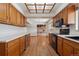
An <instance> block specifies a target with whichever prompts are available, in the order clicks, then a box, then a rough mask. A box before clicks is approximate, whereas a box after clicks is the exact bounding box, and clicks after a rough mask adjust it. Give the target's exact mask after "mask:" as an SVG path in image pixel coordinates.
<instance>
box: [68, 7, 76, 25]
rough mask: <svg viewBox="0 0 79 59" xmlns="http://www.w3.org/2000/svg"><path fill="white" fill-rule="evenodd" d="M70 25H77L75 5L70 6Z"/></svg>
mask: <svg viewBox="0 0 79 59" xmlns="http://www.w3.org/2000/svg"><path fill="white" fill-rule="evenodd" d="M68 24H75V5H69V6H68Z"/></svg>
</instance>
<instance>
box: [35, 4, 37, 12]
mask: <svg viewBox="0 0 79 59" xmlns="http://www.w3.org/2000/svg"><path fill="white" fill-rule="evenodd" d="M35 10H36V13H37V7H36V3H35Z"/></svg>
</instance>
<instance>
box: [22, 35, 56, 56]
mask: <svg viewBox="0 0 79 59" xmlns="http://www.w3.org/2000/svg"><path fill="white" fill-rule="evenodd" d="M30 38H31V42H30V46H29V47H28V48H27V50H26V51H25V52H24V53H23V56H57V53H56V52H55V51H54V49H53V48H52V47H51V46H50V45H49V40H48V37H47V36H41V35H38V36H36V37H30Z"/></svg>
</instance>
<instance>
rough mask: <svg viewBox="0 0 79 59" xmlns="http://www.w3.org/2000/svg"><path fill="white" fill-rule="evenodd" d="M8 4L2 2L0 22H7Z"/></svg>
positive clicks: (0, 5)
mask: <svg viewBox="0 0 79 59" xmlns="http://www.w3.org/2000/svg"><path fill="white" fill-rule="evenodd" d="M6 13H7V4H6V3H0V22H2V23H5V22H6V18H7V14H6Z"/></svg>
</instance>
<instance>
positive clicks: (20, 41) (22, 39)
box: [19, 36, 26, 55]
mask: <svg viewBox="0 0 79 59" xmlns="http://www.w3.org/2000/svg"><path fill="white" fill-rule="evenodd" d="M19 39H20V40H19V49H20V55H21V54H22V53H23V52H24V50H25V49H26V47H25V43H26V41H25V36H24V37H21V38H19Z"/></svg>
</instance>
